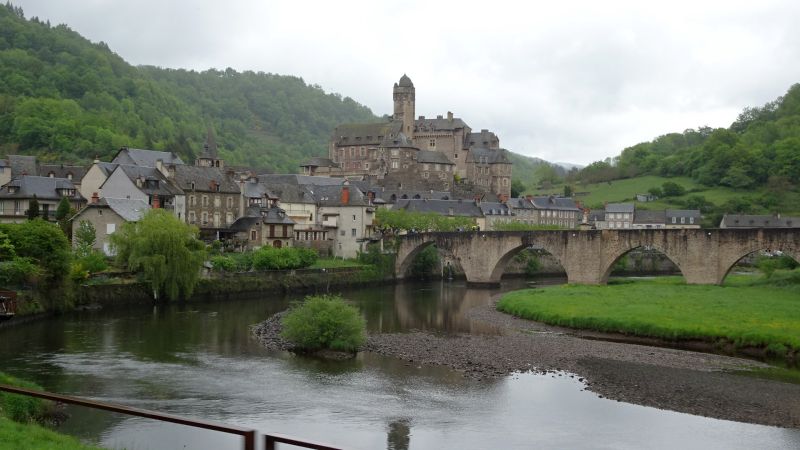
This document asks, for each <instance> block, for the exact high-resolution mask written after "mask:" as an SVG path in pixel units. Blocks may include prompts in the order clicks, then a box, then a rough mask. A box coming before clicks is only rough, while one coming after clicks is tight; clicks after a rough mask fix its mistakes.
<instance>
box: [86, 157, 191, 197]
mask: <svg viewBox="0 0 800 450" xmlns="http://www.w3.org/2000/svg"><path fill="white" fill-rule="evenodd" d="M117 170H121V171H122V172H123V173H124V174H125V175H126V176H127V177H128V178H129V179H130V180H131V181H132V182H133V183H134V184H136V180H137V179H138V178H142V179H143V180H145V181H146V180H157V181H158V187H152V186H148V184H147V183H146V182H145V183H143V184H142V186H141V187H139V186H138V185H137V188H138V189H139V190H140V191H142V192H144V193H145V194H148V195H160V196H164V195H166V196H173V195H183V191H182V190H181V189H180V188H178V187H176V186H174V185H173V184H172V183H170V182H169V181H168V180H167V179H166V178H165V177H164V175H163V174H162V173H161V172H159V171H158V169H155V168H153V167H144V166H133V165H129V164H120V165H118V166H117V168H116V169H115V170H114V171H115V172H116V171H117ZM107 182H108V180H106V182H105V183H107ZM105 183H103V184H104V185H105ZM100 188H101V189H102V188H103V187H102V186H100Z"/></svg>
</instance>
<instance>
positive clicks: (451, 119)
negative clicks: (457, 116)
mask: <svg viewBox="0 0 800 450" xmlns="http://www.w3.org/2000/svg"><path fill="white" fill-rule="evenodd" d="M447 120H449V121H450V122H452V121H453V113H452V112H451V111H447Z"/></svg>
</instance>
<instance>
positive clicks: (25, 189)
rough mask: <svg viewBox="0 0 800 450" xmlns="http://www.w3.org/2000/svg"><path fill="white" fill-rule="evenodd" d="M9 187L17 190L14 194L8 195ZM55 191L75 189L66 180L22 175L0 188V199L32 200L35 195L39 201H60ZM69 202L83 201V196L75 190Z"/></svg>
mask: <svg viewBox="0 0 800 450" xmlns="http://www.w3.org/2000/svg"><path fill="white" fill-rule="evenodd" d="M11 187H15V188H17V190H16V192H14V193H10V192H9V188H11ZM57 189H75V185H74V184H72V181H70V180H67V179H66V178H50V177H37V176H31V175H23V176H20V177H17V178H14V179H13V180H11V181H9V182H8V183H6V184H5V185H4V186H3V187H2V188H0V198H9V199H15V198H19V199H23V198H33V196H34V195H36V198H38V199H39V200H61V197H62V195H61V194H60V193H59V192H58V191H57ZM70 200H73V201H80V200H83V196H82V195H81V194H80V193H79V192H78V190H77V189H75V195H74V196H72V197H70Z"/></svg>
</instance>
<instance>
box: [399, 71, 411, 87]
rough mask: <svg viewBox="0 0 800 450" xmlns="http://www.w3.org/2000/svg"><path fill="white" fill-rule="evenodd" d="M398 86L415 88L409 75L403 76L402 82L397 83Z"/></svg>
mask: <svg viewBox="0 0 800 450" xmlns="http://www.w3.org/2000/svg"><path fill="white" fill-rule="evenodd" d="M397 85H398V86H400V87H414V83H412V82H411V78H408V75H406V74H403V76H402V77H400V82H399V83H397Z"/></svg>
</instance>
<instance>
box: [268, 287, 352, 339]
mask: <svg viewBox="0 0 800 450" xmlns="http://www.w3.org/2000/svg"><path fill="white" fill-rule="evenodd" d="M365 330H366V322H365V321H364V318H363V317H361V314H360V313H359V312H358V309H356V308H355V307H353V306H351V305H348V304H347V303H345V301H344V300H343V299H342V298H341V297H340V296H331V295H322V296H309V297H306V298H305V300H303V302H302V303H300V304H296V305H295V306H293V307H292V309H291V310H290V311H289V313H288V314H286V316H285V317H284V318H283V332H281V337H283V338H284V339H286V340H288V341H289V342H291V343H293V344H294V345H295V346H297V347H299V348H301V349H303V350H320V349H331V350H339V351H348V352H354V351H356V350H358V348H359V347H360V346H361V345H363V344H364V342H365V341H366V331H365Z"/></svg>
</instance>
